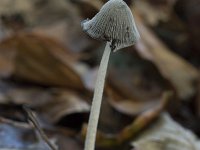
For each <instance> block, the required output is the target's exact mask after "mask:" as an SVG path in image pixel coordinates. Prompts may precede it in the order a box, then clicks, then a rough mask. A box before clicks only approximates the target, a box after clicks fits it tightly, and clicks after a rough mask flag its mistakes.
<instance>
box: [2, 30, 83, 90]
mask: <svg viewBox="0 0 200 150" xmlns="http://www.w3.org/2000/svg"><path fill="white" fill-rule="evenodd" d="M0 52H1V55H0V56H1V57H2V58H3V59H1V63H0V64H1V65H0V69H1V70H0V74H1V75H4V77H10V76H13V77H15V78H17V79H21V80H24V81H29V82H34V83H37V84H40V85H46V86H65V87H70V88H74V89H79V90H80V89H83V88H84V86H83V83H82V81H81V79H80V77H79V75H78V74H77V73H76V71H75V70H74V69H73V67H72V64H73V63H74V61H75V60H74V58H76V57H75V56H73V54H70V53H69V52H68V51H67V50H66V49H65V48H64V47H63V46H62V45H61V44H59V42H57V41H55V40H53V39H51V38H48V37H44V36H39V35H35V34H31V33H21V34H17V35H14V36H12V37H10V38H7V39H5V40H4V41H2V42H1V43H0Z"/></svg>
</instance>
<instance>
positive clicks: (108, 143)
mask: <svg viewBox="0 0 200 150" xmlns="http://www.w3.org/2000/svg"><path fill="white" fill-rule="evenodd" d="M172 96H173V95H172V92H170V91H167V92H165V93H163V96H162V100H161V101H160V103H159V104H158V105H157V106H155V107H153V108H151V109H149V110H147V111H145V112H143V113H142V114H140V115H139V116H138V117H137V118H136V119H135V120H134V121H133V122H132V123H131V124H130V125H128V126H126V127H125V128H124V129H122V130H121V131H120V132H119V133H118V134H105V133H102V132H98V134H97V145H98V146H100V147H112V146H120V145H122V144H123V143H124V142H127V141H129V140H131V139H132V138H134V137H136V135H138V133H139V132H141V131H142V130H144V129H145V128H146V127H147V126H148V125H150V123H152V122H153V121H154V120H155V119H156V118H157V117H158V116H159V115H160V113H161V112H162V111H163V110H164V109H165V108H166V107H167V105H168V103H169V101H170V100H171V98H172ZM86 130H87V128H86V125H85V126H83V128H82V136H83V137H84V136H85V135H86Z"/></svg>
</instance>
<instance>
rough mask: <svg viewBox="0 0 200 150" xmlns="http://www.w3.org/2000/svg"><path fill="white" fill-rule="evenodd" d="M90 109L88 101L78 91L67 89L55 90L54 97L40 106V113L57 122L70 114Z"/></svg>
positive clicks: (51, 121)
mask: <svg viewBox="0 0 200 150" xmlns="http://www.w3.org/2000/svg"><path fill="white" fill-rule="evenodd" d="M89 110H90V106H89V104H88V103H87V102H86V101H84V100H83V99H82V98H81V97H79V96H78V95H77V94H76V93H73V92H70V91H65V90H63V91H62V90H55V91H54V97H53V99H51V100H50V101H48V103H45V104H43V105H41V106H40V107H38V112H39V113H40V115H42V116H43V117H44V118H45V119H46V120H48V122H50V123H57V122H58V121H59V120H60V119H61V118H63V117H65V116H67V115H70V114H76V113H88V112H89ZM52 116H53V117H52Z"/></svg>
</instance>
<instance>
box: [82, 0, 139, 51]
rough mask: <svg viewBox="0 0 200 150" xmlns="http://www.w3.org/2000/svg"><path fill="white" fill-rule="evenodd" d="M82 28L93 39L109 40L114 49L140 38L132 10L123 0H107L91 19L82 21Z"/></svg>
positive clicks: (129, 44) (131, 43)
mask: <svg viewBox="0 0 200 150" xmlns="http://www.w3.org/2000/svg"><path fill="white" fill-rule="evenodd" d="M82 28H83V30H84V31H85V32H86V33H87V34H88V35H89V36H91V37H92V38H94V39H98V40H102V41H110V42H111V43H112V46H113V47H114V51H116V50H119V49H121V48H124V47H128V46H131V45H133V44H135V42H136V41H137V40H138V39H139V38H140V35H139V32H138V30H137V27H136V25H135V21H134V18H133V15H132V12H131V10H130V8H129V7H128V5H127V4H126V3H125V2H124V1H123V0H109V1H108V2H107V3H105V5H103V7H102V8H101V9H100V11H99V12H98V13H97V14H96V15H95V16H94V17H93V18H92V19H91V20H89V19H87V20H84V21H83V22H82Z"/></svg>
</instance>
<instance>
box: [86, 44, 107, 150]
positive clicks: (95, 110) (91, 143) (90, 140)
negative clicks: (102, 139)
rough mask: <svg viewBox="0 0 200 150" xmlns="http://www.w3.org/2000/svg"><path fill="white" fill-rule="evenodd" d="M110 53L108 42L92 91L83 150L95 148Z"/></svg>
mask: <svg viewBox="0 0 200 150" xmlns="http://www.w3.org/2000/svg"><path fill="white" fill-rule="evenodd" d="M110 53H111V48H110V42H107V44H106V47H105V50H104V53H103V56H102V59H101V63H100V67H99V71H98V75H97V80H96V85H95V89H94V96H93V100H92V107H91V111H90V117H89V124H88V128H87V134H86V140H85V148H84V150H94V147H95V140H96V132H97V125H98V120H99V114H100V108H101V102H102V96H103V89H104V83H105V77H106V71H107V67H108V61H109V57H110Z"/></svg>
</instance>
